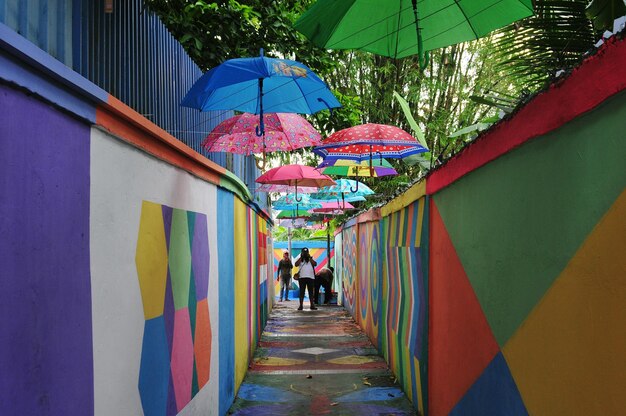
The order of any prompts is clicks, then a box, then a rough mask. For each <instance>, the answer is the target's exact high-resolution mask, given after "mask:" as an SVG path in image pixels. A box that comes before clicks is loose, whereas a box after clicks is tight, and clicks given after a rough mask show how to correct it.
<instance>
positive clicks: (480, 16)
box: [295, 0, 533, 58]
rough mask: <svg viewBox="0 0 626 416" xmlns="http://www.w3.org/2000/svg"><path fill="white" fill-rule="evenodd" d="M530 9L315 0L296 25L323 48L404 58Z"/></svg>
mask: <svg viewBox="0 0 626 416" xmlns="http://www.w3.org/2000/svg"><path fill="white" fill-rule="evenodd" d="M532 14H533V7H532V0H437V1H435V0H420V1H417V0H377V1H376V0H374V1H372V0H318V1H317V2H316V3H315V4H314V5H313V6H311V8H309V9H308V10H307V11H306V12H305V13H304V14H303V15H302V16H301V17H300V18H299V19H298V21H296V23H295V28H296V29H297V30H298V31H299V32H301V33H303V34H304V35H305V36H306V37H308V38H309V39H310V40H311V41H312V42H313V43H314V44H316V45H317V46H320V47H322V48H326V49H362V50H365V51H369V52H373V53H375V54H378V55H384V56H390V57H392V58H403V57H405V56H409V55H415V54H418V55H420V56H422V55H423V53H424V51H428V50H432V49H437V48H441V47H444V46H449V45H454V44H456V43H459V42H464V41H467V40H472V39H478V38H480V37H483V36H485V35H487V34H488V33H489V32H491V31H493V30H495V29H498V28H500V27H503V26H505V25H507V24H509V23H512V22H514V21H516V20H519V19H523V18H525V17H528V16H531V15H532Z"/></svg>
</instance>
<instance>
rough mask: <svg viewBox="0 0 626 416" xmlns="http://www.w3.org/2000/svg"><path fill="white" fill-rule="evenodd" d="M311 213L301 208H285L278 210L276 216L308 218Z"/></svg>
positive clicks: (279, 217)
mask: <svg viewBox="0 0 626 416" xmlns="http://www.w3.org/2000/svg"><path fill="white" fill-rule="evenodd" d="M310 216H311V213H310V212H309V211H306V210H303V209H298V210H296V209H286V210H284V211H280V212H279V213H278V215H277V216H276V218H278V219H284V218H309V217H310Z"/></svg>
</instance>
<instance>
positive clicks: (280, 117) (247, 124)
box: [202, 113, 322, 155]
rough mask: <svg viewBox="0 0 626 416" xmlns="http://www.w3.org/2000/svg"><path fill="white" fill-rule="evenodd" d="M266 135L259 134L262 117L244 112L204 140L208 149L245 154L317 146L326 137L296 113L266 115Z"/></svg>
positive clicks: (228, 120) (204, 145)
mask: <svg viewBox="0 0 626 416" xmlns="http://www.w3.org/2000/svg"><path fill="white" fill-rule="evenodd" d="M263 120H264V123H265V135H262V136H257V134H256V130H257V128H258V125H259V116H258V115H254V114H250V113H243V114H239V115H236V116H234V117H231V118H229V119H227V120H224V121H222V122H221V123H220V124H218V125H217V126H216V127H215V128H214V129H213V130H212V131H211V132H210V133H209V135H208V136H207V137H206V138H205V139H204V141H203V142H202V146H203V147H204V148H205V149H206V150H207V151H208V152H230V153H237V154H243V155H250V154H252V153H266V152H267V153H270V152H276V151H279V150H281V151H285V152H288V151H291V150H295V149H300V148H302V147H310V146H316V145H318V144H319V143H320V140H321V139H322V137H321V135H320V134H319V133H318V132H317V131H316V130H315V128H314V127H313V126H312V125H311V124H310V123H309V122H308V121H306V120H305V119H304V118H303V117H302V116H299V115H297V114H293V113H267V114H263Z"/></svg>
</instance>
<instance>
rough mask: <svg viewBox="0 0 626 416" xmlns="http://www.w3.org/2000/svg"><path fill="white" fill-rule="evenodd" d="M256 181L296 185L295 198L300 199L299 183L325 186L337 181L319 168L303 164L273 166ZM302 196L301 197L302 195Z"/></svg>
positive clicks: (301, 184)
mask: <svg viewBox="0 0 626 416" xmlns="http://www.w3.org/2000/svg"><path fill="white" fill-rule="evenodd" d="M256 182H258V183H263V184H271V185H289V186H294V187H295V198H296V201H298V202H299V201H300V200H301V199H300V200H299V199H298V185H300V186H315V187H317V188H322V187H324V186H330V185H334V184H335V183H336V182H335V181H334V180H332V179H331V178H330V177H329V176H326V175H324V174H322V173H320V171H318V170H317V169H315V168H313V167H310V166H303V165H283V166H278V167H275V168H272V169H270V170H268V171H267V172H265V173H264V174H263V175H261V176H259V177H258V178H257V179H256ZM300 198H301V197H300Z"/></svg>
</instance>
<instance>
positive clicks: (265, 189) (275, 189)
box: [254, 183, 319, 194]
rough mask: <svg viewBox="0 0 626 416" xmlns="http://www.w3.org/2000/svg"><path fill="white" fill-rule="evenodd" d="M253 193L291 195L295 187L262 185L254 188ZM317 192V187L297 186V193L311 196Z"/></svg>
mask: <svg viewBox="0 0 626 416" xmlns="http://www.w3.org/2000/svg"><path fill="white" fill-rule="evenodd" d="M254 191H255V192H279V193H293V192H296V187H295V186H292V185H278V184H271V183H264V184H261V185H259V186H257V187H256V189H255V190H254ZM317 191H319V188H318V187H317V186H298V192H300V193H303V194H311V193H313V192H317Z"/></svg>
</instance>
